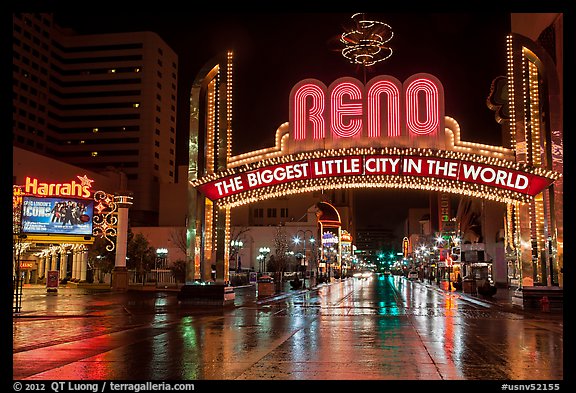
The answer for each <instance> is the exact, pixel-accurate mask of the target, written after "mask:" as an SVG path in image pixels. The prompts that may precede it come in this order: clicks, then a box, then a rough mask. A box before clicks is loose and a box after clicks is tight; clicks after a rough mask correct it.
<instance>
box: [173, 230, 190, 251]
mask: <svg viewBox="0 0 576 393" xmlns="http://www.w3.org/2000/svg"><path fill="white" fill-rule="evenodd" d="M170 240H171V241H172V243H173V244H175V245H176V247H177V248H178V249H179V250H180V251H182V254H184V255H188V242H187V241H186V228H175V229H173V230H172V231H170Z"/></svg>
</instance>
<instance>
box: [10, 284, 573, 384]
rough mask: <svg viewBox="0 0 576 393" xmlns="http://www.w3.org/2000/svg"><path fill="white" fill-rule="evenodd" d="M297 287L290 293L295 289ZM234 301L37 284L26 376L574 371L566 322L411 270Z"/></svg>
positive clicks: (17, 354)
mask: <svg viewBox="0 0 576 393" xmlns="http://www.w3.org/2000/svg"><path fill="white" fill-rule="evenodd" d="M287 292H290V290H287ZM291 295H292V296H289V297H286V298H283V299H276V300H273V299H268V300H267V301H266V300H262V299H258V297H257V293H256V290H255V289H254V287H248V288H238V289H236V300H235V305H234V306H232V307H227V308H222V309H220V308H217V309H215V308H213V307H198V306H182V305H179V304H178V302H177V300H176V293H175V292H135V291H128V292H109V291H106V292H92V291H86V290H83V289H72V288H64V289H60V290H59V291H58V293H57V294H47V293H46V291H45V289H42V288H38V289H25V290H24V300H23V310H22V311H23V312H22V313H21V316H20V317H18V318H14V319H13V379H14V380H24V379H31V380H157V381H159V380H477V381H478V380H508V381H509V380H517V381H520V380H532V381H533V380H542V381H561V380H562V379H563V377H564V364H563V359H564V342H563V340H564V339H563V319H562V316H561V315H560V316H558V315H538V314H528V313H521V312H513V311H510V310H506V309H502V308H498V307H491V306H489V305H487V304H481V303H478V302H471V301H469V300H466V299H465V298H464V297H462V296H459V295H458V294H457V293H455V292H452V293H448V292H444V291H441V290H439V289H434V288H431V287H430V286H427V285H424V284H423V283H421V282H414V281H408V280H406V279H405V278H403V277H396V276H391V277H382V278H378V277H373V278H370V279H347V280H344V281H342V282H336V283H333V284H331V285H323V286H320V287H318V288H317V289H313V290H310V291H299V292H293V291H292V293H291Z"/></svg>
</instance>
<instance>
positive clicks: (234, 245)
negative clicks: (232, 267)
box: [230, 240, 244, 272]
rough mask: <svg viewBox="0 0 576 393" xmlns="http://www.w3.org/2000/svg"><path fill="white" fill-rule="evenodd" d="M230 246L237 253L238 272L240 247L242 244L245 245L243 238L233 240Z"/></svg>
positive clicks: (237, 267)
mask: <svg viewBox="0 0 576 393" xmlns="http://www.w3.org/2000/svg"><path fill="white" fill-rule="evenodd" d="M230 246H231V247H232V250H233V252H234V254H236V272H238V270H239V266H238V258H239V257H240V249H241V248H242V246H244V243H243V242H242V240H232V241H231V242H230Z"/></svg>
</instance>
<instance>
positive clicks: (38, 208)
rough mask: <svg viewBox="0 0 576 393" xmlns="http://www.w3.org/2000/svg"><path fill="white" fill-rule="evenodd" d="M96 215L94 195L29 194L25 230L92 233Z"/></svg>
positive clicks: (25, 203)
mask: <svg viewBox="0 0 576 393" xmlns="http://www.w3.org/2000/svg"><path fill="white" fill-rule="evenodd" d="M93 215H94V201H93V200H90V199H80V198H63V197H34V196H25V197H24V198H23V200H22V233H34V234H46V235H49V234H57V235H84V236H86V235H92V217H93Z"/></svg>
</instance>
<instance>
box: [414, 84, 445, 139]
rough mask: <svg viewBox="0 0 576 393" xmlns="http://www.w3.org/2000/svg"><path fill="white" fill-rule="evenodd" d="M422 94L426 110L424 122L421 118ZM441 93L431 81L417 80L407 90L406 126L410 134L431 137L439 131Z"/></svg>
mask: <svg viewBox="0 0 576 393" xmlns="http://www.w3.org/2000/svg"><path fill="white" fill-rule="evenodd" d="M420 93H423V94H422V95H423V96H424V102H425V104H426V107H425V108H426V109H425V113H424V116H423V117H424V119H425V120H424V121H421V120H420V118H421V117H422V114H421V113H420V105H419V101H420V95H421V94H420ZM439 124H440V117H439V93H438V87H437V86H436V85H435V84H434V83H432V81H430V80H429V79H424V78H420V79H416V80H414V81H412V82H411V83H410V84H409V85H408V87H407V88H406V125H407V127H408V131H409V133H410V134H415V135H430V134H433V133H435V132H437V131H438V126H439Z"/></svg>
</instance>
